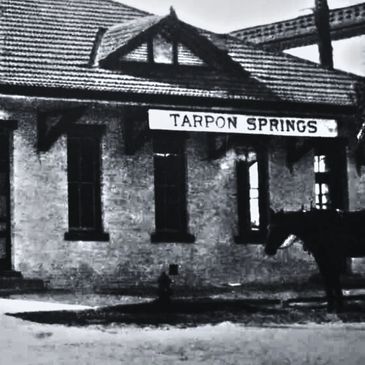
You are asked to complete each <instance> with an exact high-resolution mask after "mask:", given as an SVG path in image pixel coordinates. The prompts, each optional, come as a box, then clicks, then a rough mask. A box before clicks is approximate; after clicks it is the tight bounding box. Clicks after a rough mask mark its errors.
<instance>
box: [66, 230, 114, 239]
mask: <svg viewBox="0 0 365 365" xmlns="http://www.w3.org/2000/svg"><path fill="white" fill-rule="evenodd" d="M109 238H110V237H109V233H105V232H96V231H92V232H85V231H69V232H66V233H65V240H66V241H100V242H106V241H109Z"/></svg>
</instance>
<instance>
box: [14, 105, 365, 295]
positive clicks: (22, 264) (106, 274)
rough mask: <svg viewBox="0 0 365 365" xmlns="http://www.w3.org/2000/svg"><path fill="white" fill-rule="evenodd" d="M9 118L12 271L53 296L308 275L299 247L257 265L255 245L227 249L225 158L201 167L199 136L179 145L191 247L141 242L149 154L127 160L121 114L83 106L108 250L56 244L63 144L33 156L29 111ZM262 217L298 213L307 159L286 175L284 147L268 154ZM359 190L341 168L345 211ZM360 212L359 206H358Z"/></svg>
mask: <svg viewBox="0 0 365 365" xmlns="http://www.w3.org/2000/svg"><path fill="white" fill-rule="evenodd" d="M19 110H21V109H18V110H17V111H11V110H9V113H10V114H11V116H12V119H16V120H17V121H18V123H19V127H18V129H17V130H15V132H14V152H13V162H12V246H13V263H14V268H15V269H16V270H19V271H21V272H22V273H23V275H24V276H25V277H28V278H41V279H44V280H46V281H47V282H48V284H49V286H50V287H53V288H77V287H81V288H94V289H95V288H100V287H114V288H115V287H128V286H135V285H143V286H144V285H151V284H153V285H155V283H156V281H157V277H158V275H159V274H160V273H161V271H162V270H168V266H169V264H178V265H179V275H178V276H177V277H176V278H174V280H175V282H176V285H188V286H219V285H226V284H227V283H229V282H240V283H253V282H255V283H260V282H261V283H263V282H265V283H270V282H290V283H293V282H300V281H305V280H307V279H308V276H309V275H311V274H312V273H314V272H316V267H315V264H314V262H313V259H312V257H310V256H309V255H308V254H307V253H305V252H304V251H303V250H302V248H301V247H300V246H298V247H297V246H296V245H295V246H294V247H292V248H291V249H290V250H287V251H282V252H280V253H279V254H278V255H277V256H275V257H272V258H271V257H265V256H264V253H263V246H262V245H254V244H247V245H242V244H241V245H239V244H236V243H234V236H235V235H236V234H237V208H236V177H235V168H234V154H233V152H232V151H228V152H227V154H226V155H225V156H224V157H222V158H220V159H218V160H207V150H206V144H205V135H204V134H199V133H196V134H192V135H191V136H190V138H189V139H188V140H187V182H188V194H187V200H188V215H189V230H190V233H192V234H194V235H195V237H196V242H195V243H193V244H188V243H173V242H171V243H158V244H154V243H151V241H150V234H151V233H152V232H153V231H154V184H153V180H154V179H153V156H152V144H151V141H148V142H147V143H146V144H145V145H144V146H143V147H142V148H141V149H139V150H138V151H137V152H136V153H135V154H134V155H133V156H126V155H125V153H124V143H123V130H122V123H123V118H124V116H123V109H122V107H121V106H112V105H93V106H89V108H88V110H87V112H86V114H85V115H84V117H83V118H82V119H81V120H80V121H79V123H81V124H85V123H91V124H105V125H106V132H105V135H104V136H103V140H102V169H103V170H102V171H103V173H102V211H103V225H104V230H105V232H108V233H109V234H110V240H109V241H108V242H84V241H75V242H73V241H71V242H70V241H65V240H64V233H65V232H67V230H68V207H67V152H66V137H65V136H61V138H60V139H59V140H58V141H57V142H56V143H55V144H54V145H53V146H52V147H51V149H50V150H49V151H47V152H37V149H36V144H37V127H36V117H37V114H36V107H32V106H30V107H28V109H23V111H19ZM269 156H270V157H269V186H270V192H269V193H270V200H271V207H272V208H274V209H275V210H277V209H282V208H285V209H286V210H294V209H295V210H297V209H299V208H300V207H301V206H302V205H303V204H304V205H305V206H306V207H309V205H310V200H311V199H313V179H314V175H313V166H312V161H313V154H312V152H309V153H307V154H306V155H305V156H304V157H303V158H302V159H301V160H300V161H299V162H298V163H297V164H295V165H294V169H293V172H292V173H291V172H290V171H289V170H288V168H287V167H286V165H285V162H286V150H285V140H284V139H283V138H273V139H272V140H271V142H270V145H269ZM364 186H365V180H364V177H363V176H361V177H360V176H359V175H358V174H357V173H356V170H355V168H354V164H353V161H352V160H349V187H350V188H351V189H353V191H351V194H350V207H351V208H352V209H359V208H361V201H362V200H361V199H364V193H363V190H364V189H365V188H364ZM357 202H359V203H357Z"/></svg>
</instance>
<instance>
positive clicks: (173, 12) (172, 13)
mask: <svg viewBox="0 0 365 365" xmlns="http://www.w3.org/2000/svg"><path fill="white" fill-rule="evenodd" d="M170 16H171V17H174V18H176V19H177V14H176V11H175V9H174V7H173V6H170Z"/></svg>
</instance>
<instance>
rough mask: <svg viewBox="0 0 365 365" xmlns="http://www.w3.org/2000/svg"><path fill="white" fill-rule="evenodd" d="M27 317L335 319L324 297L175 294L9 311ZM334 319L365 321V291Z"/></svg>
mask: <svg viewBox="0 0 365 365" xmlns="http://www.w3.org/2000/svg"><path fill="white" fill-rule="evenodd" d="M8 315H10V316H14V317H17V318H21V319H23V320H28V321H33V322H38V323H47V324H63V325H69V326H87V325H95V324H99V325H107V324H111V323H121V324H134V325H137V326H147V325H149V326H150V325H155V326H159V325H165V324H169V325H175V326H180V327H191V326H196V325H202V324H216V323H220V322H224V321H231V322H235V323H242V324H246V325H254V326H269V325H289V324H294V323H299V324H305V323H313V322H314V323H327V322H332V321H333V320H334V317H333V315H332V316H329V315H328V314H327V311H326V303H325V301H324V299H323V298H321V297H312V298H297V299H290V300H287V301H280V300H278V299H232V300H227V299H211V298H201V299H194V300H192V299H175V300H172V301H171V302H170V303H168V304H164V303H161V302H159V301H150V302H147V303H139V304H127V305H114V306H108V307H102V308H96V309H90V310H81V311H52V312H26V313H15V314H8ZM335 320H340V321H343V322H347V323H355V322H365V295H357V296H355V295H354V296H348V297H347V302H346V305H345V307H344V311H343V312H342V313H338V314H337V315H336V317H335Z"/></svg>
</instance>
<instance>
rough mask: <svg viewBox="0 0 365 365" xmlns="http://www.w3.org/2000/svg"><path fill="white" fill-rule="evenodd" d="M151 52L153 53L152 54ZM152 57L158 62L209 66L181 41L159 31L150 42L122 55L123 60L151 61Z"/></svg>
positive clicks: (121, 59)
mask: <svg viewBox="0 0 365 365" xmlns="http://www.w3.org/2000/svg"><path fill="white" fill-rule="evenodd" d="M149 52H151V53H152V54H150V53H149ZM150 58H152V59H153V62H154V63H156V64H174V63H177V64H178V65H181V66H207V63H206V62H205V61H204V60H202V59H201V58H200V57H199V56H197V55H196V54H194V53H193V52H192V51H191V50H190V49H189V48H188V47H187V46H185V45H184V44H182V43H181V42H176V41H175V40H172V39H169V37H168V36H166V35H163V34H161V33H157V34H156V35H155V36H154V37H152V38H151V39H150V41H149V43H148V42H145V43H142V44H141V45H139V46H138V47H136V48H134V49H133V50H131V51H130V52H128V53H126V54H124V55H122V56H121V57H120V61H122V62H149V61H150Z"/></svg>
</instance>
